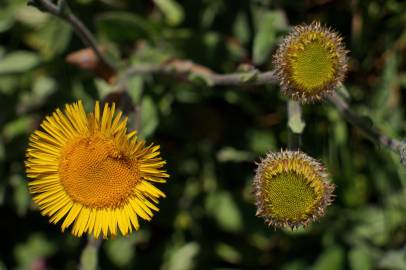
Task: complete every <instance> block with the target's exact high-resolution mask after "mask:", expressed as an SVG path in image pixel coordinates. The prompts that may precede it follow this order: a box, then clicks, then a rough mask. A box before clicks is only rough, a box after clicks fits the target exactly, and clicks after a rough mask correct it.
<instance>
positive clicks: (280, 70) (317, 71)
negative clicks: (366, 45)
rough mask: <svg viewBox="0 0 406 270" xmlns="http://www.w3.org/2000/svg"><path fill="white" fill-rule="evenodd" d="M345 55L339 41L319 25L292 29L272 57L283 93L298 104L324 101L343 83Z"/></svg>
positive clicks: (314, 23)
mask: <svg viewBox="0 0 406 270" xmlns="http://www.w3.org/2000/svg"><path fill="white" fill-rule="evenodd" d="M346 54H347V51H346V50H345V48H344V45H343V42H342V38H341V37H340V36H339V35H338V34H337V33H336V32H333V31H331V30H330V29H328V28H326V27H324V26H322V25H320V23H319V22H313V23H311V24H310V25H299V26H296V27H294V28H293V30H292V31H291V33H290V34H289V35H288V36H287V37H286V38H285V39H284V40H283V41H282V43H281V45H280V46H279V48H278V50H277V52H276V54H275V57H274V66H275V71H276V75H277V77H278V79H279V81H280V84H281V88H282V91H283V93H284V94H285V95H286V96H288V97H290V98H292V99H294V100H297V101H300V102H301V103H310V102H315V101H320V100H323V99H324V98H325V97H326V96H328V95H330V94H332V93H333V92H334V90H335V89H336V88H337V86H338V85H339V84H340V83H342V82H343V81H344V78H345V74H346V72H347V56H346Z"/></svg>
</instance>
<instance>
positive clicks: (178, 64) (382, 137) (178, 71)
mask: <svg viewBox="0 0 406 270" xmlns="http://www.w3.org/2000/svg"><path fill="white" fill-rule="evenodd" d="M148 74H150V75H165V76H170V77H177V78H182V79H185V80H187V81H191V82H193V81H194V76H195V77H196V76H197V77H198V78H203V80H204V81H205V82H206V84H207V86H208V87H213V86H236V87H244V86H247V85H266V84H276V83H278V80H277V77H276V76H275V73H274V72H273V71H267V72H262V73H261V72H259V71H258V70H253V71H248V72H239V73H231V74H224V75H222V74H217V73H215V72H213V71H211V70H210V69H208V68H206V67H204V66H200V65H198V64H195V63H193V62H191V61H189V60H176V61H174V62H168V63H164V64H161V65H152V64H142V65H135V66H132V67H130V68H129V69H128V71H127V74H126V76H129V77H131V76H134V75H148ZM327 99H328V100H329V101H330V103H331V104H332V105H334V106H335V107H336V108H337V109H338V111H339V112H340V113H341V114H342V115H343V116H344V118H345V119H346V120H347V121H348V122H350V123H351V124H352V125H353V126H355V127H357V128H359V129H360V130H361V131H363V133H364V134H365V135H366V137H367V138H368V139H370V140H372V141H373V142H376V143H378V144H380V145H382V146H384V147H387V148H389V149H390V150H392V151H394V152H396V153H398V154H400V155H401V161H402V163H403V164H404V165H405V166H406V144H405V143H404V142H402V141H400V140H396V139H392V138H390V137H388V136H387V135H386V134H384V133H382V132H380V131H379V130H377V129H376V128H374V127H372V126H370V125H368V123H366V122H365V121H364V120H363V119H362V118H361V117H360V116H358V115H357V114H356V113H355V112H354V111H353V110H351V108H350V106H349V104H347V103H346V102H345V100H343V99H342V98H340V97H339V96H338V95H337V94H333V95H332V96H330V97H328V98H327ZM291 109H293V107H291ZM296 111H297V110H296ZM291 112H293V111H291ZM300 119H301V118H300ZM300 119H299V120H300ZM303 124H304V123H303ZM303 128H304V126H303ZM299 133H300V132H299Z"/></svg>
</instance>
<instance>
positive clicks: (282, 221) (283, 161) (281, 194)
mask: <svg viewBox="0 0 406 270" xmlns="http://www.w3.org/2000/svg"><path fill="white" fill-rule="evenodd" d="M327 178H328V175H327V173H326V171H325V169H324V168H323V166H322V165H321V164H320V163H319V162H318V161H316V160H315V159H313V158H311V157H309V156H307V155H306V154H304V153H302V152H299V151H297V152H293V151H281V152H277V153H269V154H268V155H267V156H266V158H265V159H264V160H262V162H261V163H260V164H259V166H258V169H257V172H256V176H255V180H254V190H255V199H256V206H257V216H260V217H263V218H264V219H265V221H266V223H268V224H269V225H272V226H274V227H280V228H283V227H286V226H289V227H292V228H294V227H298V226H300V225H303V226H306V225H308V224H309V223H310V222H312V221H315V220H317V219H318V218H319V217H321V216H323V215H324V212H325V209H326V207H327V205H329V204H330V203H331V202H332V193H333V191H334V185H333V184H331V183H329V182H328V179H327Z"/></svg>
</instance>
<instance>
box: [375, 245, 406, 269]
mask: <svg viewBox="0 0 406 270" xmlns="http://www.w3.org/2000/svg"><path fill="white" fill-rule="evenodd" d="M378 266H379V269H390V270H404V269H406V253H405V250H404V249H403V250H394V251H388V252H387V253H386V254H385V255H384V256H383V257H382V259H381V260H380V261H379V263H378Z"/></svg>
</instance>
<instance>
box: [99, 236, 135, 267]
mask: <svg viewBox="0 0 406 270" xmlns="http://www.w3.org/2000/svg"><path fill="white" fill-rule="evenodd" d="M134 243H135V234H133V235H130V236H128V237H119V238H116V239H112V240H110V241H107V242H106V244H105V248H106V252H107V255H108V256H109V258H110V260H111V261H112V262H113V263H114V264H115V265H117V266H118V267H121V268H123V267H125V266H128V265H129V264H130V262H131V260H132V259H133V257H134V254H135V248H134Z"/></svg>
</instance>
